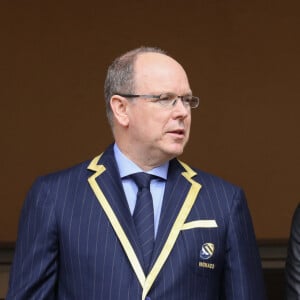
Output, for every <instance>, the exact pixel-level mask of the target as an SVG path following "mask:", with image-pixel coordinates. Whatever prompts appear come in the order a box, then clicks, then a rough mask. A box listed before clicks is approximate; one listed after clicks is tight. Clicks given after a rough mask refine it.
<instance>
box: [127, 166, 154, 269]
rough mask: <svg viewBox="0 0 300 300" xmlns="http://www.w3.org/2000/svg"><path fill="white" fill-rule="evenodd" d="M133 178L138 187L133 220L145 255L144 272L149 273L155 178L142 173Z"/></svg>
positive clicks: (152, 243)
mask: <svg viewBox="0 0 300 300" xmlns="http://www.w3.org/2000/svg"><path fill="white" fill-rule="evenodd" d="M131 177H132V179H133V180H134V181H135V183H136V185H137V186H138V193H137V197H136V205H135V209H134V212H133V220H134V223H135V226H136V230H137V233H138V237H139V240H140V245H141V248H142V252H143V255H144V271H145V273H147V272H148V269H149V265H150V261H151V257H152V251H153V246H154V214H153V202H152V195H151V192H150V181H151V180H152V179H153V178H154V177H155V176H154V175H150V174H147V173H143V172H140V173H136V174H132V175H131Z"/></svg>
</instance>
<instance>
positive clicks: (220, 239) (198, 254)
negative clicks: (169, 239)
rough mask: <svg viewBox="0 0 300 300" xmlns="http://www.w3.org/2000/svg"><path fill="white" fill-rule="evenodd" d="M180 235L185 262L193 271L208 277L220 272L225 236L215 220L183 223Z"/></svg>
mask: <svg viewBox="0 0 300 300" xmlns="http://www.w3.org/2000/svg"><path fill="white" fill-rule="evenodd" d="M180 236H181V237H182V240H183V245H184V249H185V259H186V262H187V264H189V266H190V268H191V270H192V271H193V272H195V273H197V274H198V275H199V276H205V277H208V278H209V277H211V276H215V275H216V274H217V273H220V271H221V269H222V264H223V260H224V254H225V246H224V241H225V237H224V233H222V230H221V229H220V228H218V224H217V222H216V221H215V220H195V221H191V222H187V223H184V224H183V226H182V228H181V232H180Z"/></svg>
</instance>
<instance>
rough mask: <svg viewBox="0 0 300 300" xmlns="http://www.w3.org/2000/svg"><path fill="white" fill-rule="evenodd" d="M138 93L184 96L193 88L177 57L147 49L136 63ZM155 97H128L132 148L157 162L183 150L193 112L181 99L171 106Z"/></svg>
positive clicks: (140, 154)
mask: <svg viewBox="0 0 300 300" xmlns="http://www.w3.org/2000/svg"><path fill="white" fill-rule="evenodd" d="M134 93H135V94H139V95H146V94H147V95H160V94H162V93H174V94H176V95H179V96H182V95H187V94H191V89H190V86H189V83H188V79H187V76H186V73H185V71H184V70H183V68H182V67H181V66H180V65H179V64H178V63H177V62H176V61H175V60H173V59H172V58H170V57H168V56H166V55H162V54H158V53H145V54H142V55H140V56H138V58H137V60H136V63H135V91H134ZM151 100H153V99H149V98H136V99H134V100H133V99H131V100H129V101H128V117H129V124H128V133H129V137H130V138H129V141H130V143H131V144H132V147H131V148H132V149H131V152H132V151H134V152H135V154H136V155H138V156H139V157H142V156H144V157H143V159H146V160H147V161H148V162H149V164H153V166H155V165H156V164H161V163H163V162H165V161H167V160H169V159H171V158H174V157H176V156H178V155H180V154H181V153H182V152H183V149H184V146H185V145H186V143H187V141H188V138H189V133H190V125H191V112H190V108H189V107H186V106H184V105H183V103H182V102H181V100H179V99H178V100H177V102H176V104H175V105H174V106H170V107H164V106H162V105H161V104H160V103H159V102H151ZM138 160H139V159H138Z"/></svg>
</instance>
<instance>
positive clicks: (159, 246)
mask: <svg viewBox="0 0 300 300" xmlns="http://www.w3.org/2000/svg"><path fill="white" fill-rule="evenodd" d="M195 175H196V173H195V172H194V171H193V170H192V169H191V168H190V167H189V166H187V165H186V164H184V163H182V162H179V161H178V160H177V159H174V160H172V161H170V165H169V171H168V180H167V184H166V189H165V194H164V200H163V207H162V212H161V217H160V225H159V228H158V233H157V237H156V241H155V247H154V253H153V258H152V265H151V267H150V273H149V274H148V276H147V278H146V281H145V284H144V286H143V295H142V300H144V299H146V296H147V294H148V292H149V290H150V289H151V286H152V285H153V283H154V281H155V279H156V278H157V276H158V274H159V272H160V271H161V269H162V267H163V265H164V263H165V262H166V260H167V259H168V257H169V255H170V253H171V251H172V249H173V247H174V244H175V242H176V240H177V238H178V235H179V233H180V231H181V229H182V228H183V224H184V222H185V220H186V218H187V216H188V215H189V213H190V210H191V209H192V207H193V205H194V203H195V201H196V198H197V196H198V193H199V191H200V189H201V184H200V183H198V182H196V181H194V180H193V179H192V177H193V176H195Z"/></svg>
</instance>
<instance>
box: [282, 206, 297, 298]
mask: <svg viewBox="0 0 300 300" xmlns="http://www.w3.org/2000/svg"><path fill="white" fill-rule="evenodd" d="M285 280H286V299H287V300H293V299H299V298H300V205H298V207H297V208H296V210H295V212H294V215H293V219H292V224H291V232H290V238H289V244H288V251H287V259H286V266H285Z"/></svg>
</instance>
